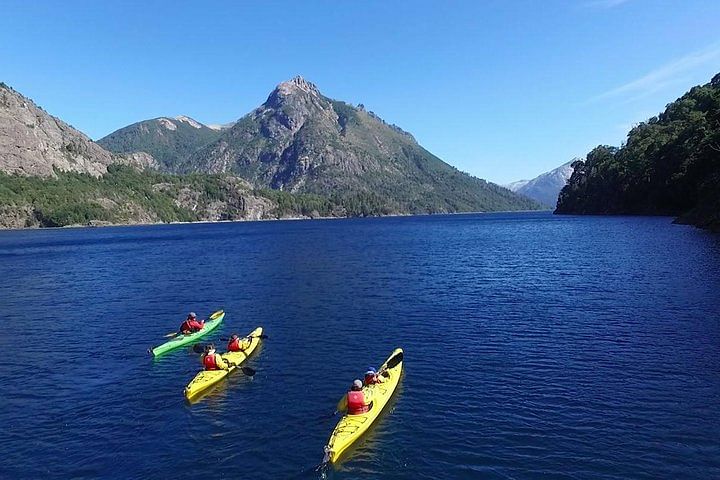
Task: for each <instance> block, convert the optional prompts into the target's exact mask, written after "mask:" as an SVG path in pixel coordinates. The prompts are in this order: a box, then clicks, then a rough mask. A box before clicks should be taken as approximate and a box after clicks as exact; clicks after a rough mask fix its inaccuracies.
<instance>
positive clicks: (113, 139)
mask: <svg viewBox="0 0 720 480" xmlns="http://www.w3.org/2000/svg"><path fill="white" fill-rule="evenodd" d="M230 125H232V124H230ZM227 128H229V126H225V125H213V126H208V125H204V124H202V123H200V122H198V121H196V120H194V119H192V118H190V117H188V116H185V115H179V116H177V117H158V118H153V119H150V120H144V121H141V122H137V123H133V124H132V125H128V126H127V127H123V128H121V129H120V130H116V131H114V132H113V133H111V134H109V135H107V136H105V137H103V138H101V139H100V140H98V143H99V144H100V145H102V146H103V147H105V148H107V149H108V150H110V151H112V152H116V153H132V152H146V153H148V154H150V155H152V156H153V158H155V160H157V161H158V163H159V165H160V167H161V168H162V169H164V170H167V171H175V170H177V168H178V165H179V164H181V163H182V162H184V161H185V160H186V159H187V158H188V157H189V156H190V155H191V154H192V153H193V152H195V151H196V150H197V149H199V148H201V147H203V146H205V145H208V144H209V143H211V142H213V141H215V140H217V139H218V138H219V137H220V135H221V134H222V132H223V130H225V129H227Z"/></svg>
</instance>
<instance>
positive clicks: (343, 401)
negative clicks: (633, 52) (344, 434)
mask: <svg viewBox="0 0 720 480" xmlns="http://www.w3.org/2000/svg"><path fill="white" fill-rule="evenodd" d="M345 410H347V395H343V396H342V398H341V399H340V401H339V402H338V403H337V406H336V407H335V411H336V412H344V411H345Z"/></svg>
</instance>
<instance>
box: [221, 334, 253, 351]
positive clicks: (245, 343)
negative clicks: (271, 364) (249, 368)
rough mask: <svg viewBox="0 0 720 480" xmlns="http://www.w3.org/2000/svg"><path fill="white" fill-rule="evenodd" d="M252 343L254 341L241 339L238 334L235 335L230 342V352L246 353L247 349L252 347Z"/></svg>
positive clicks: (228, 347) (228, 346)
mask: <svg viewBox="0 0 720 480" xmlns="http://www.w3.org/2000/svg"><path fill="white" fill-rule="evenodd" d="M251 342H252V340H250V339H249V338H247V337H245V338H240V337H239V336H238V335H237V334H236V333H233V335H232V337H230V341H228V345H227V349H228V352H244V351H245V349H246V348H248V347H249V346H250V343H251Z"/></svg>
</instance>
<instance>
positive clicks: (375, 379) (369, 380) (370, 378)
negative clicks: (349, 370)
mask: <svg viewBox="0 0 720 480" xmlns="http://www.w3.org/2000/svg"><path fill="white" fill-rule="evenodd" d="M384 381H385V379H384V378H383V376H382V375H380V374H379V373H378V372H377V370H375V369H374V368H373V367H368V369H367V372H365V385H366V386H367V385H375V384H376V383H382V382H384Z"/></svg>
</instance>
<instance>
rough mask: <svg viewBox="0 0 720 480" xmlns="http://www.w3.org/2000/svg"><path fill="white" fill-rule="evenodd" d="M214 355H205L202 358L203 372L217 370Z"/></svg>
mask: <svg viewBox="0 0 720 480" xmlns="http://www.w3.org/2000/svg"><path fill="white" fill-rule="evenodd" d="M215 355H216V354H212V355H205V358H203V366H204V367H205V370H219V368H218V366H217V359H216V358H215Z"/></svg>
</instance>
